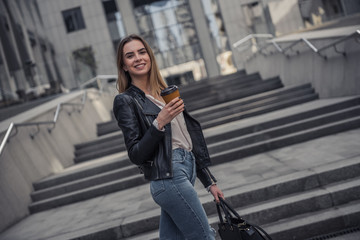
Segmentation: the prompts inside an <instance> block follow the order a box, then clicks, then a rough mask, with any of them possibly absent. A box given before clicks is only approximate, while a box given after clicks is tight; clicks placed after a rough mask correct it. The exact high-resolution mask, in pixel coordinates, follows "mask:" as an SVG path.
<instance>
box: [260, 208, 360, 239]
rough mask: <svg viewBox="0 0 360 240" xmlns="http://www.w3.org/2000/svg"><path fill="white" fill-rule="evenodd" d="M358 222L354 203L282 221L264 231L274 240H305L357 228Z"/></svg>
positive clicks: (269, 225) (358, 213) (357, 213)
mask: <svg viewBox="0 0 360 240" xmlns="http://www.w3.org/2000/svg"><path fill="white" fill-rule="evenodd" d="M359 222H360V202H359V201H355V202H351V203H347V204H344V205H340V206H336V207H332V208H330V209H326V210H322V211H317V212H312V213H307V214H302V215H300V216H295V217H292V218H287V219H283V220H281V221H279V222H276V223H272V224H268V225H265V226H264V229H266V231H267V232H268V233H269V234H270V235H271V236H272V238H273V239H276V240H288V239H306V238H312V237H316V236H318V235H326V234H328V233H331V232H334V231H341V230H344V229H348V228H351V227H358V226H359ZM344 237H345V238H343V239H346V236H344ZM319 239H329V238H319ZM331 239H333V238H331Z"/></svg>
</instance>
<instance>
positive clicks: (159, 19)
mask: <svg viewBox="0 0 360 240" xmlns="http://www.w3.org/2000/svg"><path fill="white" fill-rule="evenodd" d="M151 19H152V21H153V23H154V26H156V28H161V27H165V26H169V25H173V24H176V16H175V13H174V9H172V8H171V9H168V10H165V11H161V12H156V13H153V14H151Z"/></svg>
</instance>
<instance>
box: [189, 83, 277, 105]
mask: <svg viewBox="0 0 360 240" xmlns="http://www.w3.org/2000/svg"><path fill="white" fill-rule="evenodd" d="M281 87H283V85H282V83H281V80H280V79H279V78H272V79H268V80H264V81H261V82H259V83H256V84H255V85H251V86H249V87H245V86H236V87H232V88H231V89H222V90H221V91H220V90H219V91H216V94H212V93H210V94H208V96H207V97H205V98H198V97H197V96H196V95H195V96H194V97H195V99H194V100H193V101H191V100H189V99H187V98H183V99H184V101H185V102H186V104H187V105H186V106H187V109H188V111H194V110H197V109H201V108H204V107H208V106H213V105H216V104H220V103H224V102H227V101H231V100H235V99H239V98H244V97H248V96H252V95H255V94H259V93H263V92H266V91H271V90H274V89H277V88H281Z"/></svg>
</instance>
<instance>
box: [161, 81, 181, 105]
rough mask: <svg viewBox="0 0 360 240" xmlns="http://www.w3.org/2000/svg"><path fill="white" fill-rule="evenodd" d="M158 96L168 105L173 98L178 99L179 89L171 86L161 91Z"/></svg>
mask: <svg viewBox="0 0 360 240" xmlns="http://www.w3.org/2000/svg"><path fill="white" fill-rule="evenodd" d="M160 95H161V97H162V98H163V99H164V101H165V102H166V103H169V102H170V101H171V100H173V99H174V98H176V97H180V92H179V88H178V87H177V86H176V85H171V86H169V87H167V88H165V89H163V90H162V91H161V93H160Z"/></svg>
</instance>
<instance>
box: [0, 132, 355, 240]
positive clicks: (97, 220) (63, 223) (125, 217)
mask: <svg viewBox="0 0 360 240" xmlns="http://www.w3.org/2000/svg"><path fill="white" fill-rule="evenodd" d="M355 157H357V158H359V157H360V129H355V130H351V131H347V132H342V133H339V134H334V135H331V136H327V137H323V138H318V139H315V140H312V141H308V142H305V143H301V144H295V145H292V146H289V147H284V148H281V149H278V150H273V151H270V152H266V153H263V154H258V155H255V156H251V157H247V158H244V159H241V160H238V161H233V162H230V163H225V164H220V165H217V166H214V167H212V168H211V170H212V172H213V173H214V175H215V176H216V178H217V179H218V182H219V186H220V188H221V189H222V190H223V192H224V193H225V195H228V196H229V195H231V193H232V192H233V191H236V189H237V188H238V187H239V186H241V185H245V184H248V183H254V182H259V181H266V180H267V179H270V178H274V177H279V176H284V175H287V174H290V173H294V172H296V171H302V170H306V169H310V168H313V167H316V166H320V165H326V164H329V163H332V162H336V161H341V160H345V159H351V158H355ZM196 188H197V190H198V193H199V197H200V199H201V201H202V202H209V201H211V198H212V197H211V196H210V195H209V194H208V193H207V192H206V191H205V190H204V189H203V187H202V185H201V183H200V182H199V181H197V183H196ZM159 213H160V211H159V208H158V207H157V205H156V204H155V203H154V202H153V200H152V199H151V196H150V193H149V185H148V184H146V185H142V186H139V187H136V188H133V189H128V190H125V191H120V192H117V193H113V194H108V195H105V196H101V197H97V198H93V199H90V200H87V201H83V202H79V203H75V204H71V205H67V206H63V207H59V208H56V209H52V210H48V211H44V212H40V213H37V214H34V215H30V216H29V217H27V218H26V219H24V220H23V221H21V222H19V223H18V224H16V225H14V226H13V227H12V228H10V229H8V230H7V231H5V232H4V233H2V234H0V240H20V239H27V240H35V239H36V240H40V239H44V240H45V239H47V240H50V239H51V240H57V239H72V238H75V237H78V236H81V235H82V234H84V233H91V232H99V231H102V230H106V229H111V228H113V227H114V226H120V225H121V224H123V223H125V222H132V220H133V219H138V218H145V217H148V216H154V215H155V214H159ZM355 234H356V233H355ZM338 239H347V238H338ZM349 239H350V238H349ZM354 239H355V238H354Z"/></svg>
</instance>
